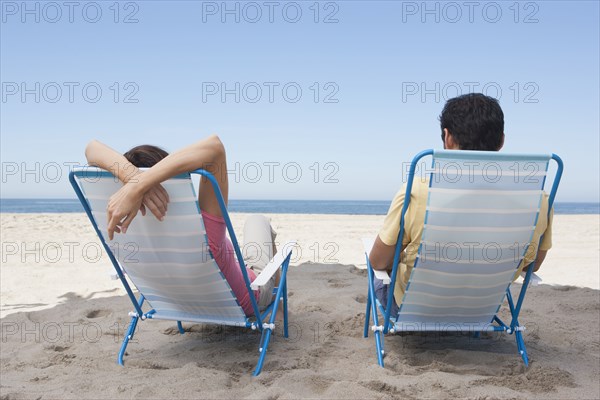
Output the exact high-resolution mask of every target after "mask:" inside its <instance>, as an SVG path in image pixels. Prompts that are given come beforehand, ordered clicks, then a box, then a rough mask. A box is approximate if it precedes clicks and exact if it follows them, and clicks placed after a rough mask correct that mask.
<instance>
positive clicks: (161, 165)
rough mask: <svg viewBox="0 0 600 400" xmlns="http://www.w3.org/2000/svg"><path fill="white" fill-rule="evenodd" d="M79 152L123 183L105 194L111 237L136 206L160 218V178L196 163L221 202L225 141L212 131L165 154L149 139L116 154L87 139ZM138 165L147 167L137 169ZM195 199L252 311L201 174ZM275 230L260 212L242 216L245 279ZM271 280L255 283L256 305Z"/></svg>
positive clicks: (218, 254) (226, 270)
mask: <svg viewBox="0 0 600 400" xmlns="http://www.w3.org/2000/svg"><path fill="white" fill-rule="evenodd" d="M85 156H86V158H87V161H88V163H89V164H90V165H93V166H97V167H100V168H103V169H105V170H107V171H110V172H111V173H112V174H113V175H115V176H116V177H117V178H118V179H119V180H120V181H121V182H122V183H123V187H122V188H121V189H120V190H119V191H118V192H117V193H115V194H114V195H113V196H111V198H110V200H109V203H108V209H107V212H108V237H109V239H110V240H112V239H113V236H114V233H115V232H117V233H121V234H125V233H126V232H127V228H128V227H129V225H130V224H131V221H133V219H134V218H135V216H136V215H137V212H138V211H141V212H142V215H146V210H149V211H150V212H151V213H152V214H154V216H155V217H156V218H157V219H159V220H161V221H162V220H163V219H164V217H165V215H166V214H167V212H168V211H167V210H168V203H169V195H168V193H167V191H166V190H165V189H164V188H163V187H162V186H161V185H160V183H161V182H163V181H165V180H167V179H169V178H171V177H173V176H176V175H179V174H182V173H186V172H189V171H194V170H196V169H199V168H202V169H205V170H207V171H208V172H210V173H212V174H213V175H214V176H215V178H216V180H217V182H218V183H219V187H220V189H221V194H222V195H223V199H224V200H225V204H227V200H228V195H229V182H228V177H227V159H226V154H225V147H224V146H223V143H222V142H221V140H220V139H219V138H218V137H217V136H215V135H213V136H210V137H208V138H206V139H204V140H201V141H199V142H197V143H194V144H192V145H190V146H187V147H185V148H183V149H181V150H179V151H177V152H175V153H173V154H170V155H169V154H168V153H167V152H166V151H164V150H163V149H161V148H158V147H156V146H151V145H142V146H137V147H134V148H133V149H131V150H129V151H128V152H126V153H125V154H123V155H121V154H119V153H118V152H116V151H115V150H113V149H111V148H110V147H108V146H106V145H104V144H102V143H100V142H98V141H96V140H93V141H91V142H90V143H89V144H88V145H87V147H86V150H85ZM139 168H149V169H147V170H145V171H141V170H140V169H139ZM198 201H199V203H200V209H201V210H202V218H203V220H204V225H205V228H206V235H207V236H208V242H209V246H210V250H211V252H212V254H213V256H214V257H215V261H216V262H217V264H218V265H219V268H220V269H221V272H222V273H223V275H224V276H225V279H227V282H228V283H229V285H230V286H231V289H232V290H233V292H234V294H235V296H236V297H237V299H238V302H239V303H240V306H241V307H242V309H243V310H244V312H245V313H246V315H248V316H250V315H253V314H254V312H253V310H252V303H251V301H250V297H249V295H248V290H247V289H246V285H245V282H244V278H243V274H242V271H241V269H240V266H239V264H238V261H237V259H236V258H235V257H234V256H233V254H234V251H233V245H232V244H231V241H230V240H229V239H228V238H227V237H226V235H225V231H226V226H225V220H224V219H223V214H222V213H221V208H220V207H219V203H218V201H217V197H216V195H215V193H214V190H213V187H212V185H211V184H210V182H209V181H208V179H206V178H204V177H202V179H201V184H200V190H199V192H198ZM275 236H276V233H275V231H273V229H272V227H271V224H270V222H269V220H268V219H267V218H266V217H264V216H262V215H253V216H250V217H248V219H247V220H246V223H245V225H244V243H245V249H246V250H247V251H246V253H247V254H246V258H247V259H248V260H247V265H248V266H249V267H247V272H248V277H249V278H250V281H253V280H254V279H255V278H256V275H258V274H259V273H260V272H261V271H262V270H263V268H264V267H265V266H266V265H267V263H268V262H269V260H270V259H271V258H272V256H273V254H275V252H276V249H275V243H274V240H275ZM249 244H251V245H250V246H249ZM276 280H278V274H276V275H275V276H274V277H273V278H271V280H270V281H269V283H268V284H266V285H264V286H263V287H261V289H260V292H255V293H254V295H255V297H256V299H257V301H258V305H259V307H260V308H261V310H262V309H264V308H266V306H267V305H269V304H270V303H271V301H272V291H273V287H274V285H275V281H276Z"/></svg>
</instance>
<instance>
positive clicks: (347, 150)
mask: <svg viewBox="0 0 600 400" xmlns="http://www.w3.org/2000/svg"><path fill="white" fill-rule="evenodd" d="M0 4H1V12H2V21H1V22H2V25H1V32H0V33H1V39H0V44H1V50H0V55H1V64H0V66H1V81H2V99H1V103H0V106H1V107H2V109H1V123H0V124H1V126H0V128H1V145H2V146H1V157H2V190H1V194H0V195H1V197H4V198H8V197H58V198H74V194H73V192H72V190H71V188H70V186H69V184H68V179H67V172H68V168H69V167H68V166H69V165H70V164H69V163H82V162H84V161H85V158H84V148H85V145H86V143H87V142H88V141H90V140H91V139H94V138H95V139H98V140H100V141H102V142H105V143H107V144H109V145H110V146H112V147H113V148H115V149H117V150H119V151H126V150H127V149H128V148H130V147H132V146H134V145H137V144H143V143H151V144H157V145H161V146H163V147H164V148H165V149H167V150H169V151H173V150H176V149H178V148H180V147H182V146H184V145H186V144H189V143H191V142H193V141H196V140H198V139H200V138H202V137H203V136H205V135H207V134H210V133H217V134H219V135H220V136H221V138H222V140H223V142H224V143H225V145H226V147H227V150H228V157H229V162H230V169H231V170H232V171H231V173H230V180H231V181H232V182H233V184H232V190H231V197H232V198H237V199H346V200H353V199H356V200H389V199H391V198H392V196H393V195H394V193H395V192H396V191H397V190H398V188H399V186H400V185H401V183H402V171H403V163H404V162H407V161H410V159H411V158H412V156H413V155H414V154H416V153H417V152H418V151H420V150H422V149H425V148H439V147H441V145H442V143H441V139H440V130H439V122H438V116H439V113H440V111H441V109H442V107H443V104H444V102H445V100H446V99H447V98H449V97H454V96H455V95H456V94H461V93H467V92H470V91H475V92H482V91H483V92H485V93H486V94H488V95H491V96H494V97H497V98H499V100H500V104H501V106H502V108H503V109H504V113H505V133H506V143H505V147H504V151H510V152H555V153H557V154H559V155H560V156H561V157H562V158H563V159H564V161H565V164H566V170H565V175H564V181H563V184H562V186H561V190H560V191H559V196H558V198H557V200H558V201H598V199H599V181H600V178H599V170H600V166H599V151H600V143H599V136H600V127H599V119H600V118H599V109H600V104H599V87H600V83H599V37H600V34H599V17H600V16H599V3H598V2H597V1H565V2H561V1H538V2H514V1H506V2H505V1H499V2H486V1H473V2H462V1H458V2H427V3H424V2H421V1H417V2H410V1H409V2H406V1H395V2H394V1H337V2H318V3H317V2H315V1H307V2H300V1H299V2H278V1H272V2H269V1H258V2H235V1H228V2H221V1H218V2H200V1H169V2H167V1H133V2H115V1H106V2H104V1H98V2H86V1H83V2H80V1H74V2H71V3H69V2H62V1H59V2H35V1H30V2H21V1H2V2H1V3H0ZM100 92H101V93H100ZM27 171H29V172H27Z"/></svg>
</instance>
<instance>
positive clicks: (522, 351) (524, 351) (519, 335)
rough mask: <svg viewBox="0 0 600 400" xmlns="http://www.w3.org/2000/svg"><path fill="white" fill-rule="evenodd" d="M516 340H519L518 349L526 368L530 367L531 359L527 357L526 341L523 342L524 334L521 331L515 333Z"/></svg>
mask: <svg viewBox="0 0 600 400" xmlns="http://www.w3.org/2000/svg"><path fill="white" fill-rule="evenodd" d="M515 338H516V340H517V348H518V349H519V353H520V354H521V358H522V359H523V363H524V364H525V366H526V367H529V357H528V356H527V348H526V347H525V341H524V340H523V334H522V333H521V331H516V332H515Z"/></svg>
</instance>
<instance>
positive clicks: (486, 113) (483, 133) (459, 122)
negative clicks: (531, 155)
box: [440, 93, 504, 151]
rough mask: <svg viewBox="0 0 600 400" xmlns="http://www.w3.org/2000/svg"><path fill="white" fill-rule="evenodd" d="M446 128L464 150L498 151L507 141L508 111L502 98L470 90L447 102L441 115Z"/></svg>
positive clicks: (442, 124)
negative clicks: (506, 122) (499, 99)
mask: <svg viewBox="0 0 600 400" xmlns="http://www.w3.org/2000/svg"><path fill="white" fill-rule="evenodd" d="M440 125H441V128H442V140H444V129H448V132H450V134H451V135H452V137H453V138H454V140H456V143H457V144H458V147H460V149H461V150H488V151H497V150H500V148H501V147H502V143H503V142H504V113H503V112H502V108H500V104H499V103H498V100H496V99H494V98H492V97H489V96H485V95H483V94H481V93H470V94H464V95H462V96H458V97H455V98H453V99H450V100H448V101H447V102H446V105H445V106H444V109H443V110H442V114H441V115H440Z"/></svg>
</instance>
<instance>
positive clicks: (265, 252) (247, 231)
mask: <svg viewBox="0 0 600 400" xmlns="http://www.w3.org/2000/svg"><path fill="white" fill-rule="evenodd" d="M276 237H277V233H276V232H275V230H273V227H272V226H271V222H270V220H269V219H268V218H267V217H265V216H264V215H258V214H255V215H251V216H249V217H248V218H247V219H246V222H245V224H244V246H243V255H244V261H245V262H246V265H247V266H248V267H249V268H251V269H252V270H253V271H254V272H255V273H256V275H258V274H260V273H261V272H262V270H263V269H264V268H265V267H266V265H267V264H268V263H269V261H270V260H271V258H273V256H274V255H275V253H276V252H277V249H276V247H275V238H276ZM279 275H280V272H277V273H276V274H275V275H273V277H272V278H271V279H270V280H269V282H268V283H267V284H266V285H264V286H262V287H261V288H260V295H259V300H258V306H259V307H260V308H261V309H264V308H265V307H266V306H268V305H269V304H270V303H271V301H272V297H273V296H272V293H273V288H274V287H275V284H276V282H279Z"/></svg>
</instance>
